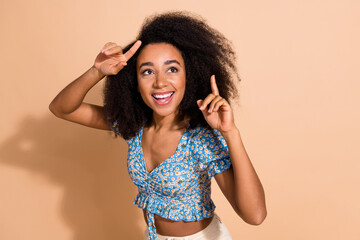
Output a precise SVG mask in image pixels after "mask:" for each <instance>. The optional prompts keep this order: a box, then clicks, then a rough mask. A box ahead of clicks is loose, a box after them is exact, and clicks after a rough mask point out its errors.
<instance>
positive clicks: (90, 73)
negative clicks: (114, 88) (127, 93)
mask: <svg viewBox="0 0 360 240" xmlns="http://www.w3.org/2000/svg"><path fill="white" fill-rule="evenodd" d="M102 78H104V75H102V74H101V73H100V72H99V71H98V70H97V69H96V68H95V67H94V66H92V67H91V68H90V69H88V70H87V71H86V72H85V73H84V74H82V75H81V76H80V77H78V78H77V79H75V80H74V81H73V82H71V83H70V84H69V85H67V86H66V87H65V88H64V89H63V90H61V92H60V93H59V94H58V95H57V96H56V97H55V98H54V100H53V101H52V102H51V103H50V105H49V109H50V111H51V112H52V113H54V114H55V115H57V116H60V115H62V114H69V113H71V112H73V111H75V110H76V109H77V108H78V107H79V106H80V105H81V103H82V102H83V100H84V98H85V95H86V94H87V92H88V91H89V90H90V89H91V88H92V87H93V86H95V85H96V84H97V83H98V82H99V81H100V80H101V79H102Z"/></svg>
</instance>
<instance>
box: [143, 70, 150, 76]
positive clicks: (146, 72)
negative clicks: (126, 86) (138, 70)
mask: <svg viewBox="0 0 360 240" xmlns="http://www.w3.org/2000/svg"><path fill="white" fill-rule="evenodd" d="M142 74H143V75H150V74H152V71H151V70H150V69H146V70H144V71H142Z"/></svg>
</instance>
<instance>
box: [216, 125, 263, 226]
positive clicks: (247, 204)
mask: <svg viewBox="0 0 360 240" xmlns="http://www.w3.org/2000/svg"><path fill="white" fill-rule="evenodd" d="M223 136H224V138H225V140H226V143H227V145H228V147H229V152H230V158H231V162H232V165H233V171H234V183H235V198H236V204H237V206H238V209H239V210H240V211H241V213H242V215H243V216H244V218H245V219H247V220H248V221H249V222H250V223H252V224H260V223H261V222H262V221H263V220H264V218H265V217H266V204H265V194H264V189H263V187H262V184H261V182H260V180H259V178H258V176H257V174H256V172H255V169H254V167H253V165H252V164H251V161H250V159H249V156H248V155H247V153H246V150H245V147H244V145H243V142H242V140H241V136H240V132H239V130H238V129H237V128H236V129H235V130H234V131H231V132H228V133H223Z"/></svg>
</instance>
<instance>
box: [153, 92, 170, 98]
mask: <svg viewBox="0 0 360 240" xmlns="http://www.w3.org/2000/svg"><path fill="white" fill-rule="evenodd" d="M173 93H174V92H171V93H167V94H153V96H154V97H155V98H168V97H170V96H171V95H173Z"/></svg>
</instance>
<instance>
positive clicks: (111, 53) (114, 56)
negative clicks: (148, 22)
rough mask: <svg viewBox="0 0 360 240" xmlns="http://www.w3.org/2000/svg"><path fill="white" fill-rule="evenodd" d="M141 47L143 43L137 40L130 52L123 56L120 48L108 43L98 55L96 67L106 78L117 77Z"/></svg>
mask: <svg viewBox="0 0 360 240" xmlns="http://www.w3.org/2000/svg"><path fill="white" fill-rule="evenodd" d="M140 45H141V41H140V40H137V41H136V42H135V43H134V45H133V46H132V47H131V48H130V49H129V51H127V52H126V53H124V54H123V51H122V48H121V47H120V46H118V45H117V44H116V43H112V42H108V43H106V44H105V45H104V47H103V48H102V49H101V52H100V53H99V54H98V55H97V57H96V59H95V63H94V67H95V68H96V69H97V70H98V71H99V72H100V74H103V75H105V76H107V75H115V74H117V73H118V72H119V71H120V70H121V69H123V67H124V66H126V62H127V61H128V60H129V59H130V58H131V57H132V56H133V55H134V54H135V53H136V51H137V50H138V49H139V47H140Z"/></svg>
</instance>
